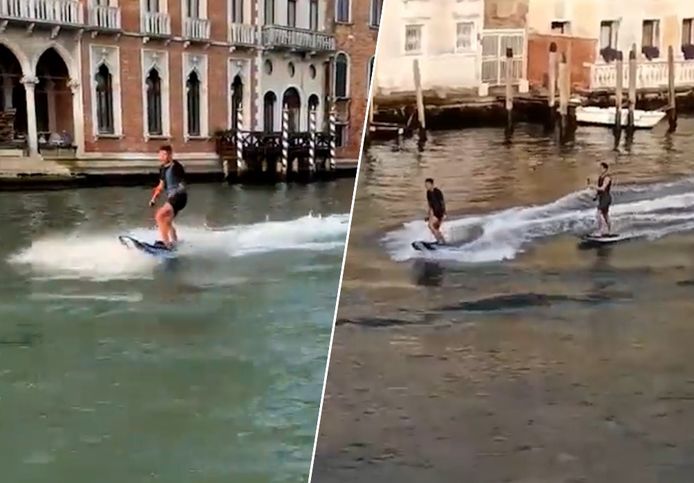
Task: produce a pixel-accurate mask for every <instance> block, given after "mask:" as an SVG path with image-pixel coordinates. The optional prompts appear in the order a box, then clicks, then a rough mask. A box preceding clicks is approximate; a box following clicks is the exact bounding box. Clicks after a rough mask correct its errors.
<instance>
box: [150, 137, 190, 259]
mask: <svg viewBox="0 0 694 483" xmlns="http://www.w3.org/2000/svg"><path fill="white" fill-rule="evenodd" d="M185 176H186V172H185V170H184V169H183V165H181V163H179V162H178V161H176V160H175V159H173V149H172V148H171V146H169V145H164V146H162V147H160V148H159V184H158V185H157V187H156V188H154V194H153V195H152V199H151V200H150V201H149V206H154V204H155V203H156V201H157V198H158V197H159V195H160V194H161V193H162V192H163V191H165V192H166V202H165V203H164V204H163V205H162V206H161V207H160V208H159V209H158V210H157V213H156V215H155V216H154V219H155V220H156V222H157V228H158V229H159V236H160V238H161V239H160V240H157V242H156V243H155V244H154V245H155V246H164V247H166V248H168V249H172V248H174V247H175V245H176V243H177V242H178V234H177V233H176V228H175V227H174V225H173V220H174V218H176V215H178V213H180V212H181V210H182V209H183V208H185V207H186V204H187V203H188V192H187V191H186V184H185Z"/></svg>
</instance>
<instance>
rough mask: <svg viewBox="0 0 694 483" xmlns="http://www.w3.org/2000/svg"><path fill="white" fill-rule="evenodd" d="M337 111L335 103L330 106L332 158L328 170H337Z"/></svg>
mask: <svg viewBox="0 0 694 483" xmlns="http://www.w3.org/2000/svg"><path fill="white" fill-rule="evenodd" d="M336 125H337V112H336V110H335V103H334V102H333V105H332V106H330V125H329V128H330V160H329V161H328V166H327V168H328V170H330V171H335V150H336V145H337V143H336V142H335V137H336V135H337V127H336Z"/></svg>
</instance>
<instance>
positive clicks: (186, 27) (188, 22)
mask: <svg viewBox="0 0 694 483" xmlns="http://www.w3.org/2000/svg"><path fill="white" fill-rule="evenodd" d="M183 36H184V37H185V38H187V39H190V40H209V38H210V21H209V20H207V19H205V18H192V17H188V18H186V19H185V20H184V21H183Z"/></svg>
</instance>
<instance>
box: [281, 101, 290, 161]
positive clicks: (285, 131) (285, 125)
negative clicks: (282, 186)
mask: <svg viewBox="0 0 694 483" xmlns="http://www.w3.org/2000/svg"><path fill="white" fill-rule="evenodd" d="M288 162H289V108H288V107H287V105H286V104H285V105H284V109H282V173H286V172H287V163H288Z"/></svg>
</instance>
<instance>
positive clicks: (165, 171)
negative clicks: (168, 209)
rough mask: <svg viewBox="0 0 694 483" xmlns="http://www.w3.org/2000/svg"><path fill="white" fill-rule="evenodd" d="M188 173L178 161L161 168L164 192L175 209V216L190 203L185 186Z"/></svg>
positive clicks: (160, 173)
mask: <svg viewBox="0 0 694 483" xmlns="http://www.w3.org/2000/svg"><path fill="white" fill-rule="evenodd" d="M185 178H186V171H185V170H184V169H183V165H182V164H181V163H179V162H178V161H176V160H173V161H171V163H169V164H167V165H166V166H162V167H161V168H159V179H160V180H162V181H163V182H164V191H166V197H167V198H168V202H169V203H170V204H171V206H172V207H173V209H174V215H176V214H178V212H179V211H181V210H182V209H183V208H185V206H186V204H187V203H188V194H187V192H186V185H185Z"/></svg>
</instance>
